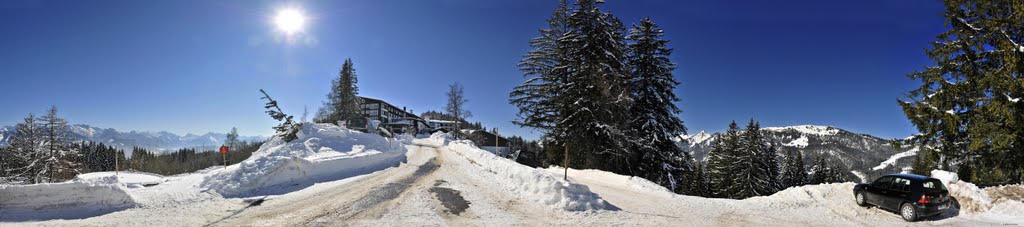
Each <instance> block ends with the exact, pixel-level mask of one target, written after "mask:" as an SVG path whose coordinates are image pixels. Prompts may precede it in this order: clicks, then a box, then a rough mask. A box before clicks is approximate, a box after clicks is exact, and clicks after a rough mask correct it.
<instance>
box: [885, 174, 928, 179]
mask: <svg viewBox="0 0 1024 227" xmlns="http://www.w3.org/2000/svg"><path fill="white" fill-rule="evenodd" d="M886 176H894V177H902V178H907V179H911V180H925V179H928V178H929V177H927V176H921V175H917V174H909V173H900V174H889V175H886Z"/></svg>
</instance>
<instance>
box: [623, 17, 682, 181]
mask: <svg viewBox="0 0 1024 227" xmlns="http://www.w3.org/2000/svg"><path fill="white" fill-rule="evenodd" d="M663 35H664V31H662V29H661V28H659V27H658V26H657V25H656V24H654V22H653V21H651V19H650V18H644V19H643V20H640V24H639V25H635V26H634V27H633V29H631V30H630V34H629V36H627V37H626V38H627V40H629V41H630V42H631V43H630V44H629V46H628V47H629V48H628V56H629V57H628V58H627V62H628V66H629V68H630V70H631V72H630V74H631V75H632V80H631V81H630V82H631V84H630V87H632V90H633V101H634V102H633V104H632V106H631V108H630V110H629V116H630V118H629V119H630V120H629V127H630V129H629V135H630V137H631V138H630V145H629V146H630V148H631V150H632V153H633V154H634V155H635V159H634V163H633V165H634V168H635V170H634V172H635V173H636V174H637V175H638V176H641V177H644V178H647V179H648V180H651V181H653V182H655V183H658V184H661V185H662V186H665V187H668V188H669V189H670V190H673V191H674V190H676V182H675V179H676V177H673V175H675V176H681V175H683V174H684V173H685V172H686V171H689V170H690V167H689V162H687V160H689V159H690V157H689V154H687V153H686V152H685V151H683V150H682V149H681V148H680V147H679V146H676V145H675V142H674V141H672V137H673V136H675V135H680V134H686V127H685V126H683V121H682V120H680V119H679V117H677V116H676V115H677V114H679V113H680V112H681V111H680V110H679V108H678V107H676V105H675V103H674V102H678V101H679V98H678V97H676V95H675V93H674V92H673V90H674V89H675V87H676V85H679V82H676V80H675V78H674V76H673V75H672V70H674V69H675V64H673V63H672V61H671V60H669V55H671V54H672V49H669V48H668V40H664V39H662V36H663Z"/></svg>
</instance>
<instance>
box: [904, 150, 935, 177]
mask: <svg viewBox="0 0 1024 227" xmlns="http://www.w3.org/2000/svg"><path fill="white" fill-rule="evenodd" d="M933 154H934V152H933V151H932V150H931V149H930V148H928V147H921V148H920V149H919V151H918V152H917V155H916V156H915V157H914V163H913V164H911V165H910V172H911V173H913V174H918V175H923V176H930V175H931V174H932V170H933V169H935V164H936V163H935V157H934V155H933Z"/></svg>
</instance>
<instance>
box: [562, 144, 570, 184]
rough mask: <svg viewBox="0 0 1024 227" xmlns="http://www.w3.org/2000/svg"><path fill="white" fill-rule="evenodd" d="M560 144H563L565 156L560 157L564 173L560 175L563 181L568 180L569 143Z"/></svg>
mask: <svg viewBox="0 0 1024 227" xmlns="http://www.w3.org/2000/svg"><path fill="white" fill-rule="evenodd" d="M562 146H565V157H562V160H563V161H564V162H563V163H564V164H562V165H564V166H565V173H563V174H562V177H564V178H563V179H564V180H565V181H569V144H562Z"/></svg>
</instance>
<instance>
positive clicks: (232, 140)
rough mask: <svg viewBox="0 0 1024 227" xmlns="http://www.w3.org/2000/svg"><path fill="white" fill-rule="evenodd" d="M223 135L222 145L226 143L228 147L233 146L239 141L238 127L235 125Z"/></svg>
mask: <svg viewBox="0 0 1024 227" xmlns="http://www.w3.org/2000/svg"><path fill="white" fill-rule="evenodd" d="M224 137H225V139H224V145H227V146H228V147H232V148H235V147H237V146H238V144H239V142H240V141H238V128H235V127H231V131H230V132H228V134H227V135H226V136H224Z"/></svg>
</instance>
